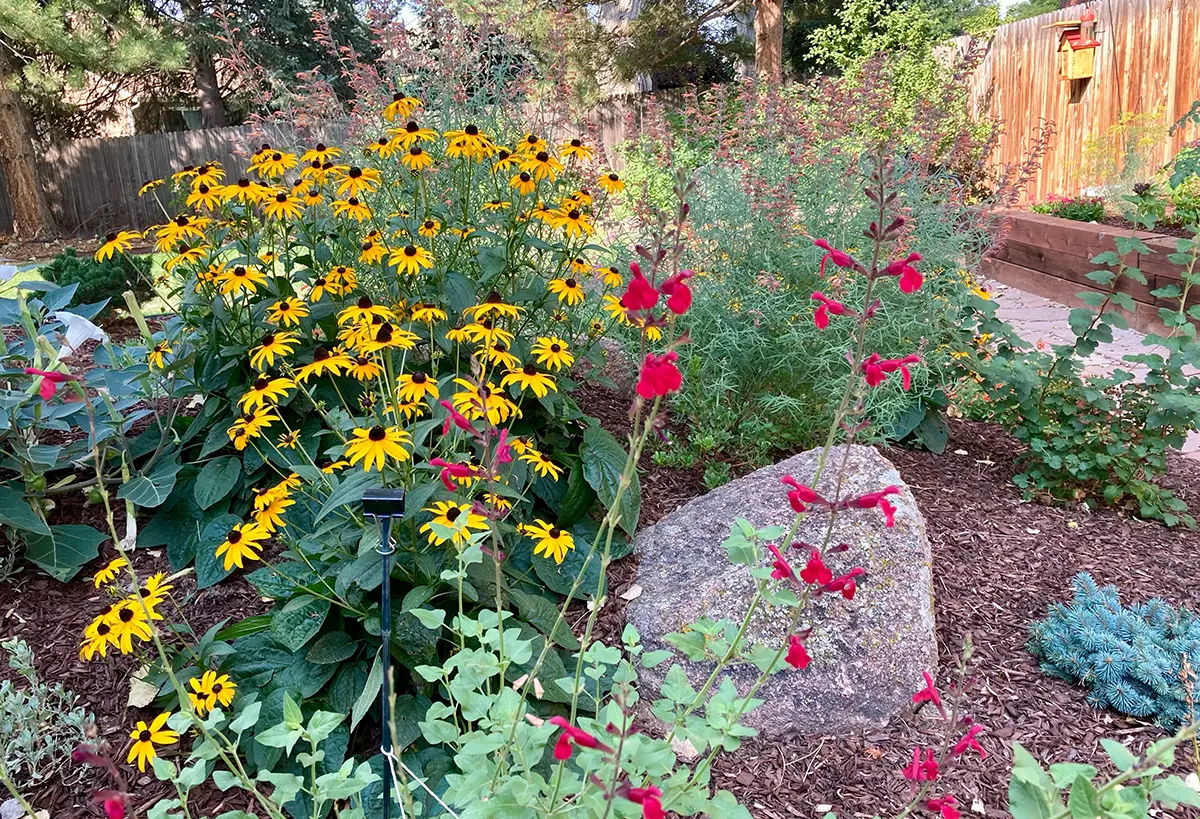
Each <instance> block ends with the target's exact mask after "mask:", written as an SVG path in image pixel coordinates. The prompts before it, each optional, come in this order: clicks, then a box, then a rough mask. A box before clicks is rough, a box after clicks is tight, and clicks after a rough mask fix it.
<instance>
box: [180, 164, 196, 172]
mask: <svg viewBox="0 0 1200 819" xmlns="http://www.w3.org/2000/svg"><path fill="white" fill-rule="evenodd" d="M183 169H184V170H185V171H193V170H195V167H194V166H192V165H184V166H183Z"/></svg>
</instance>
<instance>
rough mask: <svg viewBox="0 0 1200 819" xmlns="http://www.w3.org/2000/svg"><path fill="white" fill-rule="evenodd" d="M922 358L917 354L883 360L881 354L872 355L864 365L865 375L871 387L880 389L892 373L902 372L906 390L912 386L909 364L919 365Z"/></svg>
mask: <svg viewBox="0 0 1200 819" xmlns="http://www.w3.org/2000/svg"><path fill="white" fill-rule="evenodd" d="M920 361H921V357H920V356H919V355H916V354H909V355H906V356H904V358H882V357H880V355H879V353H871V354H870V355H869V356H867V358H866V360H864V361H863V363H862V369H863V373H864V374H865V377H866V380H867V384H868V386H871V387H878V386H879V385H880V384H882V383H883V382H884V381H886V380H887V377H888V375H889V374H890V373H894V372H896V370H899V371H900V375H901V377H902V378H903V383H904V389H906V390H907V389H908V388H909V387H911V386H912V374H911V373H910V372H909V371H908V365H909V364H919V363H920Z"/></svg>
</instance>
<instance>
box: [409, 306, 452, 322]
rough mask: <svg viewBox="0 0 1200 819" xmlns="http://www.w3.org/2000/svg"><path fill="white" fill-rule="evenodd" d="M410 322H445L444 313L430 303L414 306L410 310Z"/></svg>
mask: <svg viewBox="0 0 1200 819" xmlns="http://www.w3.org/2000/svg"><path fill="white" fill-rule="evenodd" d="M412 320H413V321H424V322H434V321H445V320H446V311H445V310H443V309H442V308H440V307H438V306H437V305H436V304H433V303H432V302H422V303H420V304H414V305H413V308H412Z"/></svg>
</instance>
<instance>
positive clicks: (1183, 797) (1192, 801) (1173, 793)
mask: <svg viewBox="0 0 1200 819" xmlns="http://www.w3.org/2000/svg"><path fill="white" fill-rule="evenodd" d="M1150 796H1151V798H1152V799H1154V800H1155V801H1156V802H1162V803H1163V805H1164V807H1166V808H1168V809H1169V810H1175V809H1176V808H1177V807H1178V806H1180V805H1191V806H1192V807H1194V808H1200V792H1198V791H1196V789H1195V788H1193V787H1192V786H1191V785H1189V784H1187V783H1186V782H1184V781H1183V780H1182V779H1180V778H1179V777H1178V776H1175V775H1174V774H1172V775H1171V776H1168V777H1165V778H1163V779H1160V780H1158V781H1157V782H1155V783H1154V789H1153V790H1151V791H1150Z"/></svg>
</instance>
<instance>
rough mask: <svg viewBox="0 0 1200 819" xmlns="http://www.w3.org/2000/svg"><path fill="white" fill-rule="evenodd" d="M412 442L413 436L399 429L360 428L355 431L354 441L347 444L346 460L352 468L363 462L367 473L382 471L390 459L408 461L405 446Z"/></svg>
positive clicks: (380, 427) (381, 427)
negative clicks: (373, 470) (374, 470)
mask: <svg viewBox="0 0 1200 819" xmlns="http://www.w3.org/2000/svg"><path fill="white" fill-rule="evenodd" d="M411 442H412V436H410V435H409V434H408V433H407V432H405V431H404V430H402V429H400V428H399V427H384V426H373V427H371V428H370V429H362V428H361V427H360V428H358V429H355V430H354V438H353V440H351V441H350V442H349V443H348V444H346V459H347V460H348V461H350V465H351V466H353V465H354V464H356V463H358V462H359V461H362V462H363V471H365V472H370V471H371V469H372V468H374V469H378V470H382V469H383V466H384V464H385V463H387V459H388V458H393V459H394V460H397V461H407V460H408V459H409V457H410V455H409V452H408V450H407V449H405V448H404V446H405V445H406V444H410V443H411Z"/></svg>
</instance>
